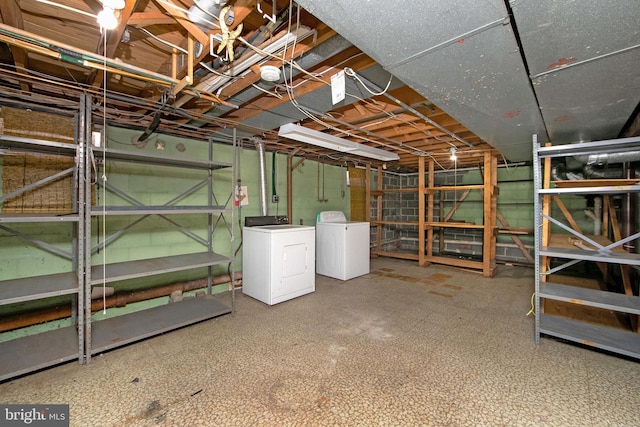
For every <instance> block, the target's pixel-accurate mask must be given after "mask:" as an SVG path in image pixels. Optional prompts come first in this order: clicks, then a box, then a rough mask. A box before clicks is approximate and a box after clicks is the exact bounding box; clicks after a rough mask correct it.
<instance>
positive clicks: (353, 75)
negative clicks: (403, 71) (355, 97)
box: [344, 67, 393, 96]
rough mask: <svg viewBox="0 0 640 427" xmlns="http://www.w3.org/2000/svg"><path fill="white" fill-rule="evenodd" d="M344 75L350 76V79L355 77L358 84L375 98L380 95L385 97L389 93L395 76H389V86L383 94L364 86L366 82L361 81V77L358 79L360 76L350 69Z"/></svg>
mask: <svg viewBox="0 0 640 427" xmlns="http://www.w3.org/2000/svg"><path fill="white" fill-rule="evenodd" d="M344 73H345V74H346V75H347V76H349V77H353V78H354V79H356V80H357V81H358V83H360V84H361V85H362V87H363V88H364V89H365V90H366V91H367V92H369V93H370V94H371V95H373V96H380V95H384V94H385V93H387V90H388V89H389V86H391V81H392V80H393V74H391V73H390V74H389V81H388V82H387V86H386V87H385V88H384V89H383V90H382V92H374V91H372V90H371V89H369V88H368V87H367V85H366V84H364V82H363V81H362V80H360V77H358V75H357V74H356V73H355V72H354V71H353V70H352V69H351V68H349V67H347V68H345V69H344Z"/></svg>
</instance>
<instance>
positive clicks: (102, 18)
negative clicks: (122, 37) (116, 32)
mask: <svg viewBox="0 0 640 427" xmlns="http://www.w3.org/2000/svg"><path fill="white" fill-rule="evenodd" d="M98 24H100V27H101V28H104V29H105V30H113V29H114V28H116V27H117V26H118V18H116V15H115V12H114V10H113V9H111V8H109V7H106V6H105V8H104V9H102V11H101V12H100V13H98Z"/></svg>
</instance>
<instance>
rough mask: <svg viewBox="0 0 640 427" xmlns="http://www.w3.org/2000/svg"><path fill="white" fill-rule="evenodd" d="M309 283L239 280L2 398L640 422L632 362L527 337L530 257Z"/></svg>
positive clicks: (128, 419) (638, 383)
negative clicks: (226, 307) (289, 291)
mask: <svg viewBox="0 0 640 427" xmlns="http://www.w3.org/2000/svg"><path fill="white" fill-rule="evenodd" d="M316 288H317V290H316V292H315V293H314V294H310V295H306V296H304V297H301V298H297V299H295V300H292V301H288V302H285V303H281V304H278V305H275V306H272V307H269V306H266V305H264V304H262V303H260V302H257V301H255V300H253V299H251V298H249V297H245V296H243V295H242V294H241V293H238V294H237V304H236V308H237V312H236V314H235V316H233V317H232V316H224V317H221V318H218V319H215V320H211V321H207V322H204V323H200V324H197V325H194V326H190V327H187V328H185V329H182V330H179V331H174V332H171V333H168V334H165V335H162V336H158V337H155V338H151V339H148V340H146V341H143V342H139V343H136V344H133V345H130V346H127V347H124V348H120V349H116V350H113V351H110V352H107V353H105V354H103V355H100V356H96V357H95V358H94V359H93V362H92V363H91V364H90V365H89V366H79V365H78V364H76V363H69V364H65V365H62V366H58V367H55V368H52V369H48V370H45V371H42V372H38V373H35V374H31V375H28V376H25V377H23V378H19V379H15V380H12V381H9V382H5V383H3V384H0V402H3V403H4V402H7V403H68V404H70V410H71V425H73V426H155V425H160V426H226V425H234V426H250V425H251V426H290V425H301V426H321V425H340V426H341V425H349V426H351V425H354V426H358V425H388V426H402V425H406V426H416V425H430V426H431V425H432V426H466V425H468V426H482V425H486V426H500V425H504V426H527V425H545V426H638V425H640V405H639V404H638V396H640V363H638V362H635V361H631V360H625V359H623V358H619V357H616V356H612V355H608V354H603V353H600V352H597V351H593V350H590V349H585V348H581V347H578V346H574V345H571V344H567V343H563V342H559V341H556V340H553V339H546V338H545V339H543V342H542V345H541V346H540V347H536V346H535V344H534V339H533V319H532V318H531V317H526V316H525V314H526V313H527V311H528V310H529V305H530V303H529V301H530V297H531V292H532V289H533V271H532V270H531V269H525V268H517V267H500V268H499V272H498V276H497V277H496V278H494V279H483V278H482V277H480V276H479V275H476V274H473V273H466V272H460V271H457V270H454V269H450V268H441V267H434V266H432V267H429V268H420V267H418V266H417V265H416V263H415V262H409V261H401V260H393V259H387V258H379V259H375V260H373V261H372V274H369V275H367V276H364V277H361V278H357V279H353V280H350V281H348V282H341V281H338V280H334V279H330V278H326V277H322V276H317V281H316ZM223 298H228V296H224V297H223Z"/></svg>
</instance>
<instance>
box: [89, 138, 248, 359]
mask: <svg viewBox="0 0 640 427" xmlns="http://www.w3.org/2000/svg"><path fill="white" fill-rule="evenodd" d="M235 150H236V141H235V139H234V144H233V151H234V153H235ZM92 151H93V155H95V158H102V157H103V158H104V159H105V161H106V162H109V161H114V160H117V161H124V162H132V163H137V164H141V165H157V166H164V167H171V168H182V169H193V170H199V171H202V172H203V179H202V181H200V182H198V183H197V184H195V185H194V186H192V187H191V188H188V189H186V190H185V191H184V192H182V193H181V194H177V195H176V196H175V197H174V198H173V199H172V200H170V201H168V202H167V203H166V204H163V205H161V206H149V205H144V204H143V203H142V202H141V201H139V200H137V199H136V198H135V197H134V196H132V195H131V194H127V193H126V192H125V191H123V190H121V189H119V188H117V187H115V186H114V185H112V184H110V183H109V182H108V181H104V182H101V181H100V180H99V179H97V180H96V182H97V184H98V185H103V186H104V188H105V189H106V190H108V191H109V192H111V193H113V194H115V195H117V196H118V197H119V198H120V199H123V200H126V201H127V202H128V203H130V205H126V206H95V207H93V208H92V209H91V210H90V212H89V214H88V215H87V224H88V225H87V227H88V228H89V227H90V226H91V225H90V224H91V222H90V221H91V217H99V216H103V215H104V216H105V217H106V218H108V217H112V216H122V215H127V216H131V221H130V222H129V223H128V225H126V226H125V227H124V228H122V229H121V230H119V231H117V232H115V233H113V234H112V235H111V236H109V237H108V238H107V239H106V240H105V241H104V242H102V243H101V244H99V245H97V246H95V247H94V248H92V250H91V251H87V252H88V259H90V254H91V253H95V252H96V251H97V250H98V249H101V248H105V247H108V245H109V244H110V243H112V242H113V241H115V240H116V239H117V238H118V237H119V236H121V235H122V234H124V233H126V232H127V231H128V230H129V229H131V228H132V227H133V226H135V225H136V224H138V223H139V222H140V221H142V220H144V219H145V218H147V217H149V216H152V215H154V216H158V217H160V218H162V219H163V220H166V221H167V222H168V223H169V224H171V225H173V226H175V228H176V230H179V231H180V232H182V233H184V234H185V235H187V236H189V237H191V238H192V239H194V240H196V241H197V242H199V243H200V244H202V246H203V248H204V250H203V251H202V252H198V253H185V254H180V255H173V256H165V257H156V258H150V259H140V260H132V261H126V262H117V263H109V264H106V265H92V266H91V268H90V269H87V271H86V275H85V281H86V290H85V295H86V301H85V307H86V314H85V316H86V318H87V322H86V331H85V335H86V342H85V347H86V349H87V351H86V359H87V361H89V360H90V359H91V356H92V355H93V354H96V353H98V352H101V351H105V350H108V349H111V348H114V347H118V346H121V345H126V344H129V343H132V342H135V341H138V340H142V339H144V338H148V337H151V336H153V335H157V334H161V333H164V332H167V331H170V330H173V329H177V328H181V327H183V326H187V325H190V324H193V323H196V322H200V321H203V320H207V319H211V318H214V317H217V316H221V315H224V314H228V313H231V312H232V311H233V305H234V301H235V298H234V297H233V295H232V303H231V307H227V306H226V305H224V304H222V303H220V302H219V301H218V300H217V299H215V298H213V297H211V292H212V268H213V267H214V266H216V265H227V264H230V265H231V280H232V282H233V280H234V271H233V265H234V260H233V257H234V254H233V249H231V250H230V254H229V255H228V256H227V255H221V254H218V253H216V252H214V251H213V234H214V232H215V231H216V226H218V225H220V223H223V224H224V225H226V226H227V227H226V229H227V230H228V232H229V234H230V239H231V241H232V242H233V240H234V229H233V224H234V216H235V209H234V207H233V197H232V195H233V188H232V187H233V183H234V182H235V173H236V172H235V165H234V163H233V162H231V163H225V162H218V161H214V160H213V141H212V140H210V141H209V156H208V159H205V160H202V159H187V158H176V157H169V156H164V155H158V154H155V153H144V152H130V151H125V150H117V149H115V150H112V149H110V148H107V149H106V150H105V149H104V148H93V149H92ZM89 155H91V154H89ZM234 158H235V154H234ZM223 169H227V170H229V171H230V173H231V176H232V179H231V182H232V185H231V186H230V188H229V193H228V195H226V201H225V202H223V203H220V202H219V201H218V198H217V197H216V195H215V193H214V189H213V179H214V178H213V171H216V170H223ZM98 175H99V174H98ZM159 179H162V177H161V176H159ZM87 185H90V184H89V183H87ZM204 187H206V188H207V193H208V197H207V199H208V200H207V201H206V203H205V204H203V205H202V206H192V205H189V206H182V205H175V203H177V202H179V201H180V200H182V199H183V198H185V197H186V196H188V195H190V194H192V193H194V192H195V191H197V190H199V189H202V188H204ZM180 215H204V216H206V217H207V218H208V220H207V224H208V225H207V232H208V235H207V237H206V238H202V237H201V236H198V235H196V234H195V233H193V232H191V231H190V230H188V229H187V228H186V227H183V226H181V225H180V224H179V223H178V222H177V221H176V220H174V218H176V217H179V216H180ZM225 215H228V216H230V222H227V219H226V217H225ZM86 238H87V245H90V239H91V236H90V233H87V236H86ZM87 265H90V264H89V262H87ZM197 268H207V269H208V270H207V271H208V286H207V290H208V292H207V295H206V296H205V297H198V298H193V299H185V300H184V301H181V302H177V303H172V304H166V305H163V306H158V307H154V308H150V309H146V310H142V311H137V312H133V313H129V314H126V315H122V316H117V317H112V318H109V319H105V320H99V321H94V322H92V321H91V308H90V307H91V306H90V304H91V301H90V294H91V287H92V286H96V285H101V284H106V283H116V282H120V281H124V280H130V279H136V278H142V277H149V276H154V275H162V274H166V273H172V272H177V271H186V270H192V269H197ZM231 292H232V294H233V293H234V287H233V286H232V287H231Z"/></svg>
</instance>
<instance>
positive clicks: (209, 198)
mask: <svg viewBox="0 0 640 427" xmlns="http://www.w3.org/2000/svg"><path fill="white" fill-rule="evenodd" d="M207 143H208V150H209V154H208V157H207V159H208V160H209V162H212V161H213V139H212V138H211V137H209V138H208V139H207ZM207 190H208V191H207V206H212V205H213V169H212V168H211V167H210V168H209V169H207ZM207 252H208V253H211V252H213V213H212V212H209V214H208V215H207ZM212 277H213V266H212V265H210V266H208V267H207V295H211V293H212V284H213V280H212Z"/></svg>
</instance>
